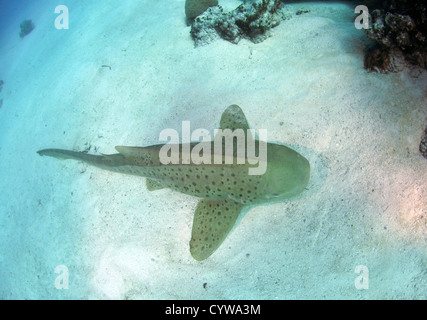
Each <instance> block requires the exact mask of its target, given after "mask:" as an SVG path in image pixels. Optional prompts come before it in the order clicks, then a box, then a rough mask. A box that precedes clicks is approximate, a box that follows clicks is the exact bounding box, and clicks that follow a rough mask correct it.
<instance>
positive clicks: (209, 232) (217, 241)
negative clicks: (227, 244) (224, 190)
mask: <svg viewBox="0 0 427 320" xmlns="http://www.w3.org/2000/svg"><path fill="white" fill-rule="evenodd" d="M242 208H243V205H242V204H240V203H237V202H234V201H231V200H215V199H202V200H200V201H199V203H198V204H197V207H196V211H195V213H194V220H193V230H192V233H191V241H190V252H191V255H192V256H193V258H194V259H196V260H198V261H201V260H204V259H206V258H207V257H209V256H210V255H211V254H212V253H213V252H215V250H216V249H218V247H219V246H220V245H221V243H222V242H223V241H224V240H225V238H226V237H227V235H228V233H229V232H230V230H231V229H232V228H233V226H234V223H235V222H236V219H237V217H238V215H239V213H240V211H241V210H242Z"/></svg>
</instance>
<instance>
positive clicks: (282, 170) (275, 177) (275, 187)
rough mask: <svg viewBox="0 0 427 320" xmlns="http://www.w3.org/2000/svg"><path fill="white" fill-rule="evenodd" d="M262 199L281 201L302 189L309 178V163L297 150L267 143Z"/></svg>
mask: <svg viewBox="0 0 427 320" xmlns="http://www.w3.org/2000/svg"><path fill="white" fill-rule="evenodd" d="M265 175H266V176H265V180H264V181H265V182H266V184H265V188H264V199H265V200H266V201H275V200H277V201H282V200H284V199H288V198H290V197H293V196H295V195H297V194H299V193H301V192H302V191H304V189H305V187H306V186H307V184H308V180H309V179H310V164H309V162H308V160H307V159H306V158H304V157H303V156H302V155H300V154H299V153H298V152H296V151H294V150H292V149H290V148H287V147H285V146H282V145H278V144H271V143H269V144H268V149H267V170H266V172H265Z"/></svg>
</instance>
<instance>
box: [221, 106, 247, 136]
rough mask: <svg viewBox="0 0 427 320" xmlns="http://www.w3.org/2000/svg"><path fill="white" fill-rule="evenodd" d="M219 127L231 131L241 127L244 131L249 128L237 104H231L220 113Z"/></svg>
mask: <svg viewBox="0 0 427 320" xmlns="http://www.w3.org/2000/svg"><path fill="white" fill-rule="evenodd" d="M219 128H220V129H222V130H224V129H230V130H231V131H234V130H236V129H243V131H245V132H246V130H248V129H249V123H248V120H246V116H245V114H244V113H243V111H242V109H240V107H239V106H238V105H237V104H232V105H231V106H229V107H228V108H227V109H225V111H224V112H223V113H222V116H221V121H220V123H219Z"/></svg>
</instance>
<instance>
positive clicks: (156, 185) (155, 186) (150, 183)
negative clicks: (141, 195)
mask: <svg viewBox="0 0 427 320" xmlns="http://www.w3.org/2000/svg"><path fill="white" fill-rule="evenodd" d="M145 184H146V185H147V189H148V191H154V190H159V189H163V188H166V187H165V186H163V185H162V184H161V183H160V182H158V181H156V180H153V179H150V178H147V180H146V182H145Z"/></svg>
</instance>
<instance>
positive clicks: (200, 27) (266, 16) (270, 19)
mask: <svg viewBox="0 0 427 320" xmlns="http://www.w3.org/2000/svg"><path fill="white" fill-rule="evenodd" d="M282 8H283V3H282V1H281V0H247V1H245V2H244V3H243V4H241V5H240V6H238V7H237V8H236V9H234V10H233V11H231V12H224V10H223V8H222V7H221V6H216V7H211V8H209V9H208V10H206V11H205V12H204V13H203V14H201V15H200V16H198V17H196V19H195V20H194V22H193V24H192V25H191V35H192V37H193V39H194V42H195V45H196V46H199V45H205V44H208V43H210V42H212V41H214V40H216V39H218V38H222V39H225V40H227V41H230V42H232V43H238V42H239V41H240V40H241V39H243V38H245V39H248V40H250V41H252V42H254V43H258V42H261V41H264V40H265V39H266V38H268V37H269V36H270V30H271V29H272V28H274V27H276V26H278V25H279V24H280V23H281V21H282V20H284V19H285V18H286V16H285V14H284V13H283V11H282Z"/></svg>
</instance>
